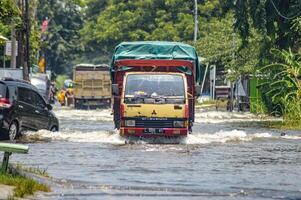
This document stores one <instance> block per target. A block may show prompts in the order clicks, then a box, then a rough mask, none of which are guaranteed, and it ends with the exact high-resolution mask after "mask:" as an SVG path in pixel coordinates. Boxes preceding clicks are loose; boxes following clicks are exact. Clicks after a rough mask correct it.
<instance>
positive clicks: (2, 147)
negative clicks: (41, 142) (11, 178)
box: [0, 143, 29, 173]
mask: <svg viewBox="0 0 301 200" xmlns="http://www.w3.org/2000/svg"><path fill="white" fill-rule="evenodd" d="M28 150H29V147H28V146H26V145H20V144H10V143H0V151H3V152H4V156H3V161H2V167H1V169H0V172H2V173H6V172H7V168H8V161H9V156H11V154H12V153H21V154H27V153H28Z"/></svg>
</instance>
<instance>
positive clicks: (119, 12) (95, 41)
mask: <svg viewBox="0 0 301 200" xmlns="http://www.w3.org/2000/svg"><path fill="white" fill-rule="evenodd" d="M91 2H93V3H95V2H102V1H100V0H98V1H96V0H94V1H90V3H91ZM100 5H106V6H105V8H102V9H103V11H102V12H101V13H97V12H93V13H97V14H99V15H98V16H90V15H89V16H88V21H87V23H86V24H85V26H84V28H83V29H82V30H81V36H82V39H83V42H84V46H86V47H87V48H88V50H89V48H90V50H92V51H94V50H97V51H100V52H102V53H103V54H106V55H110V54H111V52H112V50H113V48H114V46H116V45H117V44H118V43H120V42H122V41H137V40H170V41H189V40H191V39H192V36H193V16H192V13H191V11H192V9H193V2H190V1H184V2H183V1H182V0H169V1H164V0H137V1H127V2H124V1H114V0H110V1H107V3H105V4H104V3H103V4H100ZM88 11H89V14H91V13H92V12H91V9H90V10H88Z"/></svg>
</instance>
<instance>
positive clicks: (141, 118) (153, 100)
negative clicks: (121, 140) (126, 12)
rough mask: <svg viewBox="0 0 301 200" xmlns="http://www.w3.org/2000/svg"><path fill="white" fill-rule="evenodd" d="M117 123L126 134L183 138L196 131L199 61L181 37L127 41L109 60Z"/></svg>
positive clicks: (114, 114)
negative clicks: (194, 127)
mask: <svg viewBox="0 0 301 200" xmlns="http://www.w3.org/2000/svg"><path fill="white" fill-rule="evenodd" d="M110 68H111V77H112V93H113V96H114V98H113V99H114V101H113V116H114V124H115V128H116V129H118V130H119V134H120V135H121V136H125V137H132V136H133V137H157V136H158V137H159V136H160V137H185V136H187V135H188V134H189V133H191V131H192V126H193V122H194V115H195V100H196V97H197V91H198V90H199V88H200V87H199V86H196V82H199V81H200V80H199V79H200V65H199V61H198V56H197V53H196V51H195V49H194V47H192V46H190V45H187V44H184V43H178V42H158V41H149V42H123V43H121V44H119V45H118V46H117V47H116V48H115V51H114V54H113V58H112V62H111V66H110Z"/></svg>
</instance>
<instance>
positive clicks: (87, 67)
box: [73, 64, 112, 109]
mask: <svg viewBox="0 0 301 200" xmlns="http://www.w3.org/2000/svg"><path fill="white" fill-rule="evenodd" d="M73 82H74V107H75V108H77V109H96V108H103V107H110V106H111V98H112V95H111V78H110V72H109V67H108V65H105V64H101V65H92V64H79V65H76V66H75V67H74V69H73Z"/></svg>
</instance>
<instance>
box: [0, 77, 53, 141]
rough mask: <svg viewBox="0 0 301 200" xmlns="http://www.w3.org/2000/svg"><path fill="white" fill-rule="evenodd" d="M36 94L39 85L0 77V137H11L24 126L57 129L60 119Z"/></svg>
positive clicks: (16, 135)
mask: <svg viewBox="0 0 301 200" xmlns="http://www.w3.org/2000/svg"><path fill="white" fill-rule="evenodd" d="M51 110H52V106H51V105H49V104H47V103H46V102H45V100H44V99H43V97H42V96H41V95H40V94H39V92H38V89H37V88H36V87H34V86H33V85H31V84H30V83H28V82H26V81H22V80H15V79H10V78H5V79H2V80H0V133H1V134H0V137H1V136H2V137H3V136H5V137H7V136H8V137H9V139H10V140H14V139H15V138H16V137H18V136H19V135H20V133H21V131H23V130H40V129H46V130H50V131H58V130H59V122H58V119H57V118H56V116H55V115H54V113H53V112H52V111H51Z"/></svg>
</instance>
